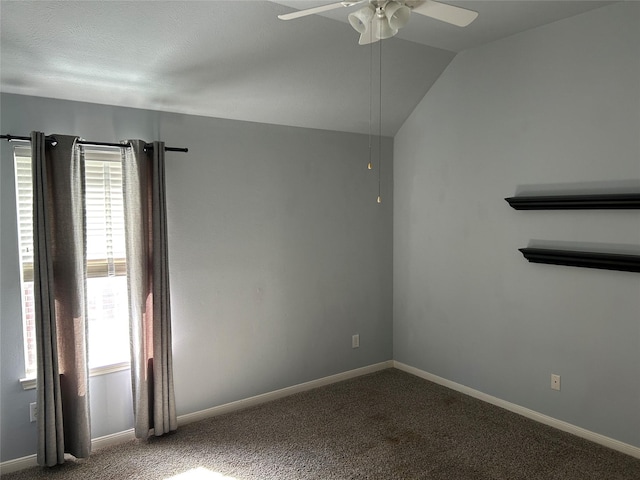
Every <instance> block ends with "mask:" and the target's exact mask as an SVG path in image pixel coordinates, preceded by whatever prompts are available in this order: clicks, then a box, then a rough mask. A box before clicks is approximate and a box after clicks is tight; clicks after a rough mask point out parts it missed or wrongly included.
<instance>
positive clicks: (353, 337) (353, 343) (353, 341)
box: [351, 333, 360, 348]
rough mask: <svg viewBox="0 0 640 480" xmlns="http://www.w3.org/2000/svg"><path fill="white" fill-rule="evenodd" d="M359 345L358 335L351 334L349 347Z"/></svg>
mask: <svg viewBox="0 0 640 480" xmlns="http://www.w3.org/2000/svg"><path fill="white" fill-rule="evenodd" d="M358 347H360V335H358V334H357V333H356V334H355V335H351V348H358Z"/></svg>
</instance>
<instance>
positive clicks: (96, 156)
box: [13, 143, 131, 390]
mask: <svg viewBox="0 0 640 480" xmlns="http://www.w3.org/2000/svg"><path fill="white" fill-rule="evenodd" d="M80 148H82V149H83V157H86V156H87V154H89V158H84V160H89V161H103V162H105V161H107V162H108V161H115V159H114V158H113V157H114V156H115V152H116V151H117V150H119V149H118V147H98V146H96V147H93V146H91V147H86V146H82V147H80ZM25 152H28V155H26V154H25ZM30 152H31V146H30V144H28V143H27V144H26V145H25V144H22V145H16V146H15V147H14V151H13V157H14V168H15V174H14V181H15V193H16V202H17V205H16V220H17V224H16V226H17V234H18V247H19V264H20V296H21V302H20V303H21V322H22V330H23V339H22V340H23V341H22V344H23V352H24V371H25V376H24V378H21V379H20V384H21V385H22V388H23V389H24V390H30V389H35V388H36V366H35V365H34V368H31V369H30V368H29V367H30V362H29V358H28V356H29V352H28V348H27V330H28V327H27V322H26V312H25V307H26V304H25V296H24V289H25V283H27V282H33V279H34V278H33V277H34V268H33V260H32V261H30V262H29V261H25V262H23V255H24V252H23V242H22V233H23V232H22V230H21V227H20V222H21V219H22V217H21V215H20V206H21V205H20V203H21V202H20V199H19V195H20V188H19V176H18V168H19V162H24V161H26V159H27V158H28V159H29V161H30V160H31V153H30ZM31 246H32V247H33V244H31ZM126 274H127V265H126V258H121V257H117V258H111V259H108V258H92V259H87V260H86V278H88V279H89V278H105V277H109V276H126ZM35 362H36V363H37V359H36V360H35ZM130 368H131V361H130V359H129V360H128V361H123V362H115V363H110V364H104V365H98V366H95V367H93V368H90V369H89V376H90V377H94V376H98V375H106V374H109V373H114V372H119V371H123V370H128V369H130Z"/></svg>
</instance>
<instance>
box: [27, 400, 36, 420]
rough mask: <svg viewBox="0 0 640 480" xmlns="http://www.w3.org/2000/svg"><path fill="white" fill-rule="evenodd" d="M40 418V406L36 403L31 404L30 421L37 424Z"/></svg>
mask: <svg viewBox="0 0 640 480" xmlns="http://www.w3.org/2000/svg"><path fill="white" fill-rule="evenodd" d="M37 418H38V404H37V403H36V402H33V403H30V404H29V421H30V422H35V421H36V419H37Z"/></svg>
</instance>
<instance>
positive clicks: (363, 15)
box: [348, 5, 375, 35]
mask: <svg viewBox="0 0 640 480" xmlns="http://www.w3.org/2000/svg"><path fill="white" fill-rule="evenodd" d="M374 13H375V11H374V9H373V7H372V6H371V5H367V6H366V7H363V8H361V9H360V10H356V11H355V12H353V13H350V14H349V16H348V19H349V23H350V24H351V26H352V27H353V29H354V30H355V31H356V32H358V33H359V34H360V35H364V34H365V33H366V32H367V31H368V30H369V26H370V25H371V19H372V18H373V14H374Z"/></svg>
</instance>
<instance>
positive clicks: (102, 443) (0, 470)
mask: <svg viewBox="0 0 640 480" xmlns="http://www.w3.org/2000/svg"><path fill="white" fill-rule="evenodd" d="M134 438H135V434H134V431H133V428H132V429H130V430H125V431H124V432H118V433H112V434H110V435H105V436H104V437H98V438H94V439H92V440H91V448H92V449H98V448H103V447H108V446H110V445H117V444H118V443H124V442H128V441H129V440H133V439H134ZM37 465H38V458H37V455H35V454H33V455H27V456H26V457H22V458H16V459H14V460H7V461H6V462H2V463H0V476H2V475H4V474H7V473H11V472H17V471H18V470H24V469H25V468H29V467H35V466H37Z"/></svg>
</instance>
